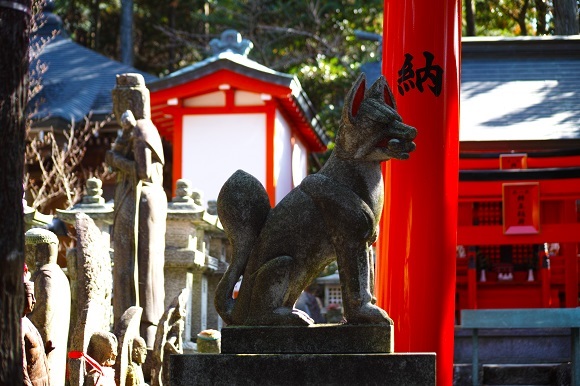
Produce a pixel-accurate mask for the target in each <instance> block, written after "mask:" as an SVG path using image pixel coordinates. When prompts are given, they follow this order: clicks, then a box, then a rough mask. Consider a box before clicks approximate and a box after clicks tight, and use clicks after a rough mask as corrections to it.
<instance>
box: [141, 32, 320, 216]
mask: <svg viewBox="0 0 580 386" xmlns="http://www.w3.org/2000/svg"><path fill="white" fill-rule="evenodd" d="M210 46H211V48H212V51H213V56H211V57H209V58H208V59H206V60H203V61H201V62H198V63H195V64H193V65H191V66H188V67H185V68H183V69H181V70H179V71H176V72H174V73H172V74H169V75H168V76H166V77H164V78H162V79H160V80H158V81H154V82H151V83H148V84H147V86H148V88H149V89H150V91H151V111H152V119H153V121H154V123H155V125H156V126H157V128H158V129H159V131H160V134H161V135H162V136H163V137H165V138H166V139H168V140H169V141H170V142H171V143H172V145H173V167H172V169H173V170H172V176H173V184H172V186H175V181H176V180H178V179H180V178H185V179H188V180H190V181H192V183H193V186H194V187H196V188H198V189H201V191H202V192H203V194H204V198H205V199H206V200H208V201H209V200H215V199H217V196H218V193H219V190H220V189H221V187H222V185H223V184H224V182H225V181H226V180H227V179H228V178H229V177H230V176H231V175H232V174H233V173H234V172H235V171H236V170H238V169H242V170H244V171H246V172H248V173H250V174H252V175H253V176H254V177H256V178H257V179H258V180H259V181H260V182H261V183H262V184H263V185H264V187H265V188H266V191H267V193H268V195H269V197H270V202H271V204H272V205H274V204H276V203H277V202H279V201H280V200H281V199H282V198H283V197H284V196H285V195H286V194H287V193H288V192H290V190H291V189H292V188H294V186H296V185H298V184H299V183H300V181H302V179H303V178H304V177H305V176H306V174H307V161H308V155H309V153H310V152H322V151H325V150H326V145H327V143H328V138H327V137H326V135H325V133H324V130H323V128H322V126H321V125H320V124H319V122H318V120H317V118H316V114H315V111H314V109H313V107H312V105H311V102H310V100H309V99H308V97H307V95H306V93H305V92H304V90H303V89H302V87H301V86H300V83H299V82H298V79H297V78H296V77H295V76H293V75H288V74H284V73H280V72H276V71H273V70H271V69H269V68H267V67H265V66H263V65H261V64H259V63H256V62H255V61H253V60H250V59H248V58H247V54H248V52H249V51H250V49H251V47H252V43H251V42H250V41H248V40H246V39H242V38H241V35H240V34H239V33H238V32H236V31H233V30H227V31H225V32H223V33H222V35H221V38H220V39H214V40H212V42H211V43H210Z"/></svg>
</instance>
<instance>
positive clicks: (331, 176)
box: [215, 74, 417, 326]
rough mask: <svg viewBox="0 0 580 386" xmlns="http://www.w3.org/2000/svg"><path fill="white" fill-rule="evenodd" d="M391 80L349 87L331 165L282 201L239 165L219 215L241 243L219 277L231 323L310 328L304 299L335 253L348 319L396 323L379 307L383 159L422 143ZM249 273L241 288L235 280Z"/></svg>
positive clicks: (221, 306) (219, 297)
mask: <svg viewBox="0 0 580 386" xmlns="http://www.w3.org/2000/svg"><path fill="white" fill-rule="evenodd" d="M416 135H417V130H416V129H415V128H414V127H411V126H408V125H406V124H404V123H403V121H402V118H401V116H400V115H399V114H398V113H397V109H396V105H395V100H394V98H393V94H392V92H391V90H390V88H389V86H388V85H387V83H386V81H385V79H384V78H382V77H381V78H379V79H378V80H377V81H376V82H375V83H374V84H373V85H372V86H371V87H370V88H369V89H368V90H367V89H366V88H365V77H364V75H362V74H361V75H360V76H359V78H358V79H357V80H356V82H355V83H354V84H353V86H352V88H351V90H350V91H349V92H348V94H347V96H346V100H345V106H344V109H343V112H342V119H341V122H340V125H339V131H338V134H337V137H336V146H335V149H334V152H333V153H332V154H331V156H330V158H329V159H328V161H327V162H326V163H325V165H324V167H323V168H322V169H321V170H320V171H319V172H318V173H316V174H313V175H310V176H308V177H306V178H305V179H304V180H303V181H302V183H301V184H300V185H299V186H297V187H296V188H294V189H293V190H292V191H291V192H290V193H289V194H288V195H287V196H286V197H285V198H284V199H283V200H282V201H280V203H278V204H277V205H276V206H275V207H274V208H271V207H270V202H269V199H268V195H267V193H266V191H265V189H264V187H263V186H262V185H261V183H260V182H259V181H258V180H257V179H256V178H254V177H253V176H251V175H249V174H248V173H246V172H244V171H241V170H238V171H237V172H235V173H234V174H233V175H232V176H231V177H230V178H229V179H228V180H227V181H226V183H225V184H224V186H223V187H222V190H221V191H220V194H219V196H218V202H217V204H218V215H219V217H220V220H221V222H222V224H223V227H224V230H225V232H226V234H227V235H228V238H229V239H230V242H231V244H232V246H233V258H232V262H231V264H230V266H229V267H228V269H227V271H226V273H225V274H224V276H223V278H222V280H221V281H220V283H219V284H218V287H217V290H216V297H215V306H216V310H217V311H218V313H219V314H220V316H221V317H222V318H223V320H224V321H225V322H226V323H227V324H230V325H247V326H267V325H297V326H300V325H309V324H311V323H313V321H312V319H311V318H310V317H309V316H308V315H307V314H306V313H305V312H303V311H300V310H298V309H296V308H294V305H295V303H296V300H297V299H298V297H299V295H300V293H301V292H302V290H303V289H304V288H306V287H307V286H308V285H309V284H310V283H311V282H312V281H313V280H314V279H315V278H316V277H317V276H318V274H319V273H320V272H321V271H322V269H323V268H324V267H326V266H327V265H328V264H330V263H331V262H332V261H334V260H336V261H337V263H338V269H339V272H340V281H341V288H342V296H343V310H344V317H345V319H346V321H347V323H351V324H388V325H390V324H392V323H393V322H392V320H391V319H390V318H389V316H388V315H387V313H386V312H385V311H384V310H383V309H381V308H379V307H378V306H376V305H375V298H374V295H373V294H374V263H373V258H372V256H373V253H372V244H373V243H374V242H375V241H376V237H377V233H378V224H379V220H380V216H381V212H382V209H383V195H384V185H383V184H384V182H383V177H382V172H381V166H380V164H381V162H384V161H387V160H389V159H391V158H394V159H398V160H405V159H407V158H409V155H410V153H411V152H412V151H413V150H415V143H414V142H413V140H414V139H415V137H416ZM240 277H243V280H242V283H241V286H240V288H239V293H238V296H237V297H236V299H234V298H233V296H232V295H233V291H234V286H235V285H236V283H237V282H238V280H239V279H240Z"/></svg>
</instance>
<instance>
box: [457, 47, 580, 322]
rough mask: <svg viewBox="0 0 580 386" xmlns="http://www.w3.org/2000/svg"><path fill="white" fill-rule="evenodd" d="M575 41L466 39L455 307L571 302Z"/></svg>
mask: <svg viewBox="0 0 580 386" xmlns="http://www.w3.org/2000/svg"><path fill="white" fill-rule="evenodd" d="M579 68H580V39H578V38H577V37H565V38H564V37H554V38H547V39H526V38H513V39H506V38H503V39H494V38H490V39H480V38H477V39H469V38H467V39H466V38H464V39H463V48H462V81H461V126H460V159H459V169H460V171H459V208H458V209H459V212H458V231H457V244H458V248H457V293H456V309H457V315H459V310H461V309H465V308H542V307H577V306H578V293H579V273H580V272H579V263H578V245H579V243H580V222H579V214H578V212H579V210H578V206H579V200H580V93H579V92H578V87H579V86H580V72H579V71H578V69H579Z"/></svg>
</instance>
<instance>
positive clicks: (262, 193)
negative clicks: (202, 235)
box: [214, 170, 271, 324]
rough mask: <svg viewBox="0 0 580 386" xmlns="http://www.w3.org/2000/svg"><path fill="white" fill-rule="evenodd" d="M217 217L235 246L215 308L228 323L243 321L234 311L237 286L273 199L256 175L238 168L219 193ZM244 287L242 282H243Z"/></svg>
mask: <svg viewBox="0 0 580 386" xmlns="http://www.w3.org/2000/svg"><path fill="white" fill-rule="evenodd" d="M217 203H218V208H217V209H218V216H219V219H220V221H221V223H222V225H223V227H224V230H225V232H226V234H227V236H228V238H229V240H230V243H231V244H232V247H233V256H232V261H231V264H230V266H229V267H228V269H227V271H226V273H225V274H224V276H223V277H222V279H221V280H220V282H219V284H218V286H217V288H216V295H215V300H214V301H215V308H216V310H217V312H218V313H219V315H220V316H221V317H222V319H223V320H224V322H226V323H227V324H240V323H241V322H242V321H238V320H236V319H237V318H235V317H234V315H233V311H234V306H235V304H236V300H235V299H234V298H233V297H232V295H233V291H234V286H235V285H236V283H237V282H238V280H239V278H240V276H241V275H243V273H244V270H245V268H246V265H247V263H248V259H249V256H250V255H251V253H252V248H253V247H254V245H255V242H256V239H257V238H258V236H259V234H260V231H261V230H262V227H263V226H264V223H265V221H266V218H267V217H268V213H270V209H271V207H270V199H269V198H268V194H267V193H266V190H265V189H264V187H263V186H262V184H261V183H260V181H258V180H257V179H256V178H255V177H253V176H252V175H250V174H248V173H246V172H244V171H243V170H238V171H236V172H235V173H234V174H232V176H231V177H230V178H229V179H228V180H227V181H226V182H225V184H224V185H223V187H222V189H221V190H220V193H219V195H218V200H217ZM242 286H243V284H242Z"/></svg>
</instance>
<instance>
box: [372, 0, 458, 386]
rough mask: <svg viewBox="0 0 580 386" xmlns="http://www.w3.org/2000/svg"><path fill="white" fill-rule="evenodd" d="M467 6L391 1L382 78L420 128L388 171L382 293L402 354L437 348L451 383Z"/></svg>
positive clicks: (432, 0) (451, 1)
mask: <svg viewBox="0 0 580 386" xmlns="http://www.w3.org/2000/svg"><path fill="white" fill-rule="evenodd" d="M460 6H461V3H460V2H459V0H385V8H384V36H383V73H384V75H385V77H386V79H387V81H388V83H389V84H390V85H391V87H392V88H393V93H394V95H395V99H396V102H397V106H398V110H399V113H400V114H401V116H402V117H403V120H404V121H405V122H406V123H407V124H410V125H412V126H415V127H416V128H417V130H418V135H417V138H416V140H415V143H416V144H417V150H416V151H415V152H413V153H412V154H411V158H410V159H409V160H407V161H397V160H393V161H390V162H388V163H387V164H386V166H385V177H386V192H385V193H386V199H385V212H384V214H383V220H382V224H381V234H380V236H379V244H378V264H377V296H378V299H379V305H381V306H382V307H383V308H385V310H387V312H388V313H389V315H390V316H391V317H392V318H393V319H394V322H395V350H396V351H397V352H409V351H411V352H436V353H437V384H438V385H451V384H452V379H453V336H454V308H455V247H456V233H457V207H458V202H457V194H458V192H457V189H458V157H459V139H458V138H459V127H458V126H459V62H460V57H459V56H460V35H461V30H460V24H459V21H460Z"/></svg>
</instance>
